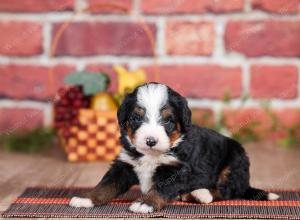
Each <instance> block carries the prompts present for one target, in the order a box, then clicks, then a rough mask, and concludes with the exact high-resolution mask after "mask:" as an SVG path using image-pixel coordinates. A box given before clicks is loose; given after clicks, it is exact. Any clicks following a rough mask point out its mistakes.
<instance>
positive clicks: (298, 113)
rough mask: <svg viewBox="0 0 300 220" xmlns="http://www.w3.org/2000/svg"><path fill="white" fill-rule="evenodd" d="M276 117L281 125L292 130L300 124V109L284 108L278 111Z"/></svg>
mask: <svg viewBox="0 0 300 220" xmlns="http://www.w3.org/2000/svg"><path fill="white" fill-rule="evenodd" d="M276 116H277V118H278V121H280V124H281V125H283V126H284V127H286V128H291V127H293V126H295V125H297V124H298V125H299V124H300V109H299V108H284V109H278V110H277V111H276Z"/></svg>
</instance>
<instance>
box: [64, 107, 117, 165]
mask: <svg viewBox="0 0 300 220" xmlns="http://www.w3.org/2000/svg"><path fill="white" fill-rule="evenodd" d="M78 119H79V123H78V124H77V125H73V126H71V127H70V128H69V133H70V134H69V135H68V137H67V138H66V137H65V136H64V135H63V131H62V130H59V138H60V141H61V143H62V146H63V147H64V150H65V152H66V154H67V157H68V160H69V161H72V162H74V161H97V160H104V161H111V160H114V159H115V158H116V156H118V154H119V153H120V150H121V146H120V144H119V128H118V123H117V118H116V111H95V110H91V109H81V110H80V111H79V115H78Z"/></svg>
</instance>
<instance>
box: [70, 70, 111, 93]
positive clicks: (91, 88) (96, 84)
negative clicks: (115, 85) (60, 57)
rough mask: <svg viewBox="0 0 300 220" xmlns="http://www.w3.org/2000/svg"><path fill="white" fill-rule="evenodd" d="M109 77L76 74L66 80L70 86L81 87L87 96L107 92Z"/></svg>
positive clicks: (99, 74) (88, 73)
mask: <svg viewBox="0 0 300 220" xmlns="http://www.w3.org/2000/svg"><path fill="white" fill-rule="evenodd" d="M109 81H110V80H109V77H108V76H107V75H106V74H105V73H91V72H85V71H82V72H75V73H72V74H69V75H67V76H66V78H65V83H67V84H69V85H81V86H82V87H83V93H84V94H85V95H94V94H96V93H98V92H103V91H106V89H107V87H108V85H109Z"/></svg>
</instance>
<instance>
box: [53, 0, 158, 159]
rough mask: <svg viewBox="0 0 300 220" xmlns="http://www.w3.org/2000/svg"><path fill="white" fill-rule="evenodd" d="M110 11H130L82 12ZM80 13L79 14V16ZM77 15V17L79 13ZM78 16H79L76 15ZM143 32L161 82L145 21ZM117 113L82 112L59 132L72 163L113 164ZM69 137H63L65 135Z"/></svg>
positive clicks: (121, 8) (115, 6)
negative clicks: (96, 162)
mask: <svg viewBox="0 0 300 220" xmlns="http://www.w3.org/2000/svg"><path fill="white" fill-rule="evenodd" d="M103 7H108V8H114V9H117V10H121V11H126V12H129V11H130V10H129V9H127V8H125V7H123V6H120V5H115V4H110V3H109V4H98V5H94V6H91V7H89V8H86V9H84V10H83V11H82V12H86V11H88V12H90V11H93V10H95V9H99V8H103ZM79 13H80V12H79ZM77 14H78V13H77ZM75 15H76V14H75ZM74 18H75V16H74V17H72V18H71V19H70V20H69V21H66V22H65V23H64V24H62V25H61V27H60V28H59V29H58V31H57V34H56V35H55V36H54V39H53V44H52V46H51V50H50V54H49V57H53V55H54V54H55V51H56V48H57V43H58V41H59V39H60V37H61V35H62V33H63V32H64V31H65V30H66V29H67V27H68V26H69V24H70V23H71V22H72V20H73V19H74ZM140 26H141V28H142V29H143V30H144V31H145V33H146V35H147V37H148V39H149V43H150V44H151V47H152V50H153V55H154V73H155V78H156V81H158V77H159V75H158V65H157V60H156V51H155V40H154V38H153V33H152V32H151V30H150V29H149V27H148V26H147V24H146V23H145V22H143V21H140ZM48 77H49V90H50V92H52V91H53V88H54V86H53V82H54V79H53V69H52V68H50V69H49V74H48ZM116 115H117V114H116V111H95V110H92V109H81V110H80V111H79V114H78V116H77V117H78V123H77V124H76V125H71V126H69V127H67V128H64V129H59V130H58V136H59V140H60V143H61V146H62V147H63V149H64V150H65V152H66V154H67V158H68V160H69V161H72V162H75V161H99V160H104V161H112V160H114V159H115V158H116V157H117V156H118V154H119V153H120V150H121V146H120V144H119V136H120V134H119V128H118V123H117V116H116ZM66 129H67V132H68V133H69V135H68V136H66V135H64V133H65V132H66Z"/></svg>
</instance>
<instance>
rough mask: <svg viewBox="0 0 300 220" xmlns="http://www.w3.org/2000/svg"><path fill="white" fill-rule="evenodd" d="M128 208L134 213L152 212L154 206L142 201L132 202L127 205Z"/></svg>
mask: <svg viewBox="0 0 300 220" xmlns="http://www.w3.org/2000/svg"><path fill="white" fill-rule="evenodd" d="M129 210H130V211H132V212H135V213H151V212H154V208H153V207H152V206H150V205H147V204H146V203H143V202H133V203H132V204H131V205H130V206H129Z"/></svg>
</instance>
